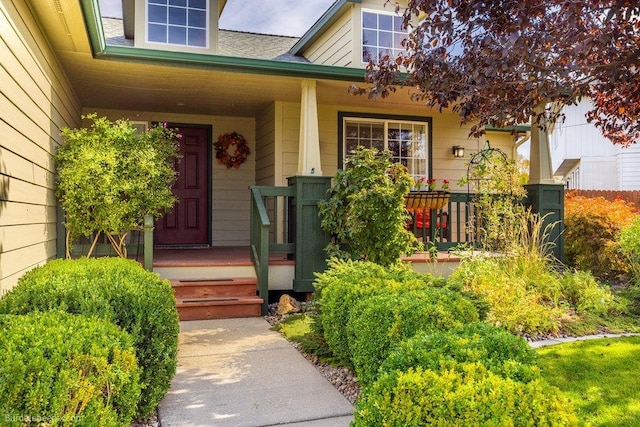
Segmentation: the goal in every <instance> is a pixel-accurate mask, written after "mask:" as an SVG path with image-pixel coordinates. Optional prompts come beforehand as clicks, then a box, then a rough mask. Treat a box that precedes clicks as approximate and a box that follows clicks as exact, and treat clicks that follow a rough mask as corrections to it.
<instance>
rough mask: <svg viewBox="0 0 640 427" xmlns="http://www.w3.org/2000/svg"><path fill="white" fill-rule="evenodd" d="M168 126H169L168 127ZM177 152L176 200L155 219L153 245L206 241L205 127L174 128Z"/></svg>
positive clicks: (206, 133)
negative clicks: (178, 147)
mask: <svg viewBox="0 0 640 427" xmlns="http://www.w3.org/2000/svg"><path fill="white" fill-rule="evenodd" d="M170 127H172V126H170ZM178 132H179V133H180V135H181V137H180V142H179V144H180V155H181V156H182V158H181V159H180V160H179V161H178V162H177V164H176V170H177V172H178V180H177V181H176V183H175V185H174V187H173V194H175V196H176V197H177V198H178V203H177V204H176V205H175V206H174V207H173V209H172V210H171V211H170V212H167V214H166V215H165V216H164V217H162V218H161V219H159V220H158V221H156V225H155V231H154V243H155V244H157V245H184V246H189V245H206V244H208V243H209V180H210V178H209V154H210V151H209V145H210V144H209V129H208V128H201V127H182V126H180V127H178Z"/></svg>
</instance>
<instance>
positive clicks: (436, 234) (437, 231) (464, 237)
mask: <svg viewBox="0 0 640 427" xmlns="http://www.w3.org/2000/svg"><path fill="white" fill-rule="evenodd" d="M472 196H473V195H471V194H468V193H450V194H449V195H448V200H446V201H442V202H439V203H437V204H436V205H433V204H432V205H430V204H428V203H427V204H426V205H425V206H423V207H420V206H419V205H412V204H411V203H408V204H407V207H408V210H409V213H410V215H411V220H410V221H409V224H407V226H408V227H409V229H410V230H412V231H413V233H414V234H415V235H416V237H418V239H419V240H420V241H422V242H423V243H425V244H431V243H433V244H435V245H436V248H437V249H438V250H448V249H450V248H452V247H455V246H457V245H460V244H470V245H473V244H475V242H476V241H477V239H476V238H475V236H474V235H473V232H472V230H473V229H474V228H475V227H472V221H474V218H475V216H474V215H473V214H474V206H473V202H472ZM416 206H417V207H416ZM433 207H435V209H432V208H433ZM431 218H435V219H436V220H435V221H431Z"/></svg>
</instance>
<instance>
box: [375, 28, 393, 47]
mask: <svg viewBox="0 0 640 427" xmlns="http://www.w3.org/2000/svg"><path fill="white" fill-rule="evenodd" d="M378 46H380V47H393V35H392V34H391V33H390V32H388V31H380V33H378Z"/></svg>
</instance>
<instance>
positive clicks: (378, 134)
mask: <svg viewBox="0 0 640 427" xmlns="http://www.w3.org/2000/svg"><path fill="white" fill-rule="evenodd" d="M371 137H372V138H373V139H379V140H382V141H384V125H383V124H377V123H376V124H372V125H371Z"/></svg>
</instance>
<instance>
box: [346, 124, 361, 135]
mask: <svg viewBox="0 0 640 427" xmlns="http://www.w3.org/2000/svg"><path fill="white" fill-rule="evenodd" d="M346 128H347V129H346V131H345V136H346V137H347V138H357V137H358V125H356V124H350V123H349V124H347V126H346Z"/></svg>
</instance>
